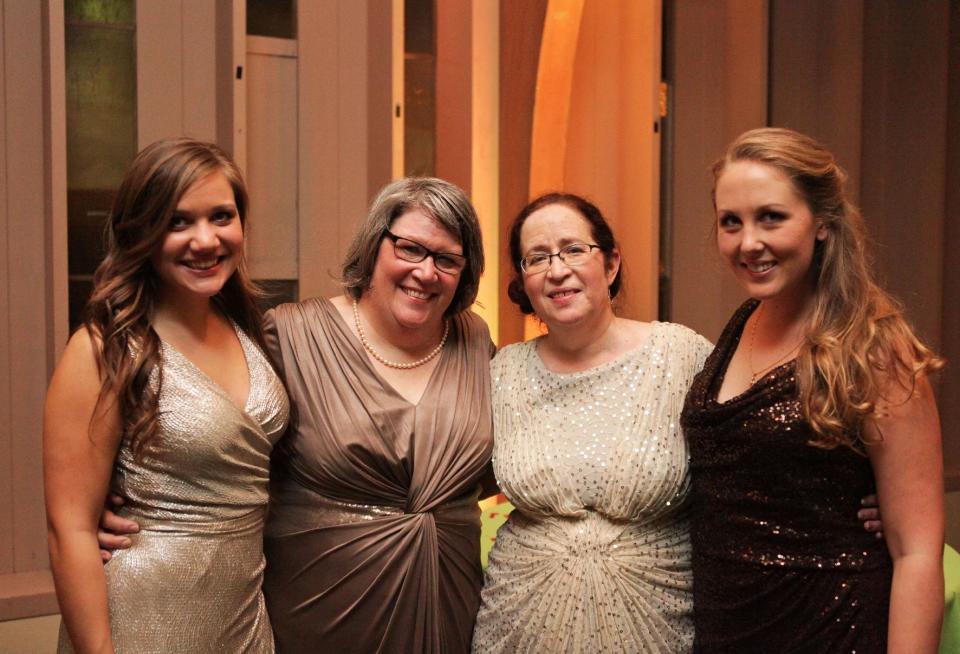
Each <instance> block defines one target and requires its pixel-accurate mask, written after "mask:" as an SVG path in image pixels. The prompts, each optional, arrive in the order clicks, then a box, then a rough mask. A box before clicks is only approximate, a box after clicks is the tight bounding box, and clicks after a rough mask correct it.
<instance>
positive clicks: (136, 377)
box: [84, 138, 264, 458]
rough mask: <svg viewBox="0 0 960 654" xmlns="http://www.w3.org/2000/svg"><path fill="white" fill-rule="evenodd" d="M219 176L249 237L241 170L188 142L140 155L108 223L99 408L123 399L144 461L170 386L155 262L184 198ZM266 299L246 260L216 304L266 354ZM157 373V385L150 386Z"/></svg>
mask: <svg viewBox="0 0 960 654" xmlns="http://www.w3.org/2000/svg"><path fill="white" fill-rule="evenodd" d="M212 173H221V174H222V175H223V176H224V177H226V179H227V181H228V182H229V183H230V186H231V188H232V189H233V194H234V199H235V203H236V206H237V212H238V215H239V217H240V224H241V226H242V227H243V229H244V231H246V217H247V207H248V206H249V200H248V198H247V190H246V186H245V185H244V182H243V176H242V175H241V174H240V170H239V169H238V168H237V166H236V164H235V163H234V162H233V160H232V159H231V158H230V157H229V156H228V155H227V154H226V153H225V152H224V151H223V150H221V149H220V148H218V147H217V146H216V145H213V144H212V143H204V142H201V141H195V140H193V139H188V138H175V139H165V140H162V141H157V142H156V143H153V144H152V145H149V146H147V147H146V148H144V149H143V150H142V151H141V152H140V153H139V154H138V155H137V156H136V158H135V159H134V160H133V163H132V164H131V165H130V168H129V169H128V170H127V173H126V175H125V176H124V178H123V181H122V182H121V184H120V188H119V190H118V191H117V195H116V198H115V199H114V203H113V208H112V210H111V212H110V217H109V219H108V221H107V224H106V228H105V236H104V238H105V246H106V256H105V257H104V259H103V261H102V262H101V264H100V266H99V267H98V268H97V271H96V273H95V274H94V277H93V292H92V294H91V296H90V300H89V301H88V303H87V306H86V314H85V319H84V325H85V326H86V328H87V330H88V331H89V333H90V334H91V336H92V337H93V338H94V339H95V340H96V341H97V342H98V345H99V347H97V348H95V351H96V359H97V366H98V368H99V371H100V377H101V380H102V384H101V388H100V397H99V400H98V405H99V404H102V403H103V402H105V401H107V398H108V397H110V396H114V397H115V398H116V402H117V405H118V409H119V413H120V417H121V420H122V423H123V430H124V437H125V438H129V439H130V442H131V445H132V449H133V451H134V453H135V455H136V456H137V457H138V458H140V457H142V456H143V455H144V453H145V451H146V449H147V447H148V446H150V447H153V446H155V445H158V444H159V443H158V442H157V438H158V436H157V424H158V423H157V415H158V406H157V400H158V397H159V393H160V387H161V385H162V384H163V375H162V368H161V367H160V366H158V365H157V364H158V363H159V361H160V339H159V337H158V336H157V333H156V332H155V331H154V330H153V327H152V326H151V318H152V315H153V311H154V307H155V302H156V299H157V290H158V283H159V282H158V278H157V275H156V273H155V271H154V269H153V266H152V264H151V262H150V256H151V255H152V254H153V252H154V251H155V250H156V249H157V248H158V247H160V245H161V243H162V242H163V239H164V237H165V236H166V234H167V232H168V230H169V227H170V221H171V219H172V217H173V213H174V210H175V209H176V207H177V203H178V202H179V201H180V198H181V197H183V195H184V193H186V191H187V190H188V189H189V188H190V187H191V186H192V185H193V184H195V183H196V182H198V181H200V180H202V179H204V178H206V177H207V176H208V175H210V174H212ZM261 295H262V292H261V291H260V290H259V289H258V288H257V287H256V285H255V284H254V283H253V282H252V280H251V279H250V277H249V275H248V273H247V266H246V261H245V259H244V257H243V256H242V255H241V257H240V263H239V266H238V267H237V270H236V272H234V274H233V275H232V276H231V277H230V279H229V280H227V282H226V284H225V285H224V287H223V288H222V289H221V290H220V293H218V294H217V295H216V296H215V297H214V298H213V301H214V302H215V303H216V305H217V307H218V308H219V309H220V310H221V311H222V312H223V313H224V314H225V315H227V316H228V317H229V318H231V319H233V320H234V321H235V322H236V323H237V324H238V325H239V326H240V328H241V329H243V330H244V331H245V332H246V333H247V334H249V335H250V336H251V337H252V338H253V339H254V340H255V341H256V342H257V343H258V344H259V345H260V346H261V347H263V346H264V341H263V332H262V331H261V318H262V315H261V312H260V309H259V307H258V306H257V301H256V300H257V298H259V297H261ZM154 371H156V383H155V384H154V383H151V382H150V378H151V375H152V374H154Z"/></svg>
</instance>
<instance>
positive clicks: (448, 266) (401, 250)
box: [383, 229, 467, 275]
mask: <svg viewBox="0 0 960 654" xmlns="http://www.w3.org/2000/svg"><path fill="white" fill-rule="evenodd" d="M383 235H384V236H386V237H387V238H389V239H390V240H391V241H393V253H394V254H395V255H397V258H398V259H403V260H404V261H409V262H410V263H420V262H421V261H423V260H424V259H426V258H427V257H430V258H431V259H433V265H434V267H436V269H437V270H439V271H440V272H444V273H447V274H448V275H456V274H458V273H460V272H461V271H463V269H464V268H465V267H466V265H467V258H466V257H465V256H463V255H462V254H454V253H453V252H434V251H433V250H431V249H430V248H428V247H426V246H424V245H421V244H420V243H417V242H416V241H411V240H410V239H409V238H404V237H402V236H397V235H396V234H394V233H393V232H391V231H390V230H389V229H385V230H383Z"/></svg>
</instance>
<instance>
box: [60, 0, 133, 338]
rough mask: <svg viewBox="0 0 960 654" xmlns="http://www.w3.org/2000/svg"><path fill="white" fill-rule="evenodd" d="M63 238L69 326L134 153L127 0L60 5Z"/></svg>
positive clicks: (76, 314) (86, 291)
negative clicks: (64, 177) (64, 119)
mask: <svg viewBox="0 0 960 654" xmlns="http://www.w3.org/2000/svg"><path fill="white" fill-rule="evenodd" d="M64 10H65V14H66V16H67V17H68V18H67V20H66V25H65V36H66V51H65V56H66V68H67V71H66V73H67V74H66V84H67V89H66V91H67V236H68V243H69V252H68V256H69V260H68V270H69V274H70V285H69V292H70V299H69V304H70V324H71V327H74V326H76V325H77V323H78V321H79V319H80V311H81V310H82V307H83V304H84V303H85V302H86V298H87V297H88V295H89V292H90V284H89V281H90V276H91V275H92V274H93V272H94V270H96V267H97V265H99V263H100V260H101V259H102V257H103V243H102V240H103V225H104V222H105V220H106V218H107V216H108V215H109V211H110V204H111V201H112V199H113V194H114V193H115V191H116V189H117V187H118V186H119V185H120V180H121V179H122V178H123V173H124V172H125V171H126V169H127V166H129V165H130V161H131V160H132V159H133V157H134V155H136V152H137V107H136V104H137V94H136V49H135V48H136V28H135V25H134V22H133V20H134V1H133V0H125V1H124V0H98V1H95V0H67V2H66V3H65V5H64Z"/></svg>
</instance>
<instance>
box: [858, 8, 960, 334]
mask: <svg viewBox="0 0 960 654" xmlns="http://www.w3.org/2000/svg"><path fill="white" fill-rule="evenodd" d="M949 26H950V21H949V5H948V3H947V2H924V3H913V2H905V1H902V0H889V1H883V2H868V3H866V5H865V11H864V53H863V61H864V70H863V80H864V81H863V99H864V102H863V124H862V130H863V160H862V164H861V171H862V172H861V189H862V193H861V196H862V197H861V203H860V204H861V206H862V208H863V213H864V216H865V217H866V220H867V226H868V228H869V229H870V233H871V236H872V237H873V239H874V240H875V242H876V245H877V247H876V248H875V253H876V264H877V266H876V267H877V271H878V273H879V276H880V278H881V281H882V283H883V284H884V286H885V288H886V289H887V290H889V291H890V292H892V293H893V294H894V295H895V296H896V297H897V298H899V299H900V300H901V301H902V302H903V303H904V304H905V306H906V309H907V315H908V316H909V317H910V319H911V320H912V321H913V323H914V324H915V326H916V327H917V328H918V329H919V331H920V334H921V335H922V336H923V337H924V338H925V339H927V341H928V342H929V343H930V344H931V345H932V346H933V347H934V348H939V347H940V316H941V303H942V299H943V295H942V292H943V278H942V275H943V269H942V267H941V265H940V264H939V262H940V261H942V260H943V242H942V237H943V226H944V190H945V182H946V175H945V165H946V144H945V136H946V134H947V123H946V120H947V111H946V110H947V105H946V102H947V85H946V80H947V51H948V50H947V44H948V36H949ZM918 43H922V44H923V47H918ZM905 264H906V265H905ZM907 270H909V273H907Z"/></svg>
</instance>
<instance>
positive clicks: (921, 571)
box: [869, 378, 944, 654]
mask: <svg viewBox="0 0 960 654" xmlns="http://www.w3.org/2000/svg"><path fill="white" fill-rule="evenodd" d="M891 395H893V397H891V403H890V404H889V405H888V406H886V407H884V411H883V415H881V416H879V417H878V418H877V419H876V420H875V421H874V423H873V424H872V425H870V427H869V431H870V432H871V435H872V436H874V437H876V436H879V437H880V438H882V440H880V441H879V442H878V443H876V444H875V445H871V446H870V447H869V454H870V461H871V463H872V464H873V469H874V473H875V475H876V478H877V493H878V495H879V498H880V508H881V510H882V511H883V528H884V533H885V537H886V540H887V548H888V549H889V551H890V556H891V557H892V558H893V587H892V589H891V594H890V622H889V627H888V630H887V632H888V650H887V651H888V652H890V653H899V652H910V653H911V654H914V653H925V652H929V653H931V654H933V653H935V652H936V651H937V648H938V643H939V640H940V622H941V620H942V616H943V560H942V557H943V530H944V508H943V502H944V500H943V461H942V457H941V449H940V447H941V445H940V420H939V417H938V416H937V407H936V403H935V402H934V399H933V392H932V390H931V388H930V384H929V383H928V381H927V380H926V379H925V378H921V379H918V380H917V387H916V390H915V391H914V393H913V394H912V395H911V396H910V397H909V398H906V397H905V396H906V392H905V391H903V390H902V389H895V391H894V392H892V393H891ZM897 395H899V397H897Z"/></svg>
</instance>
